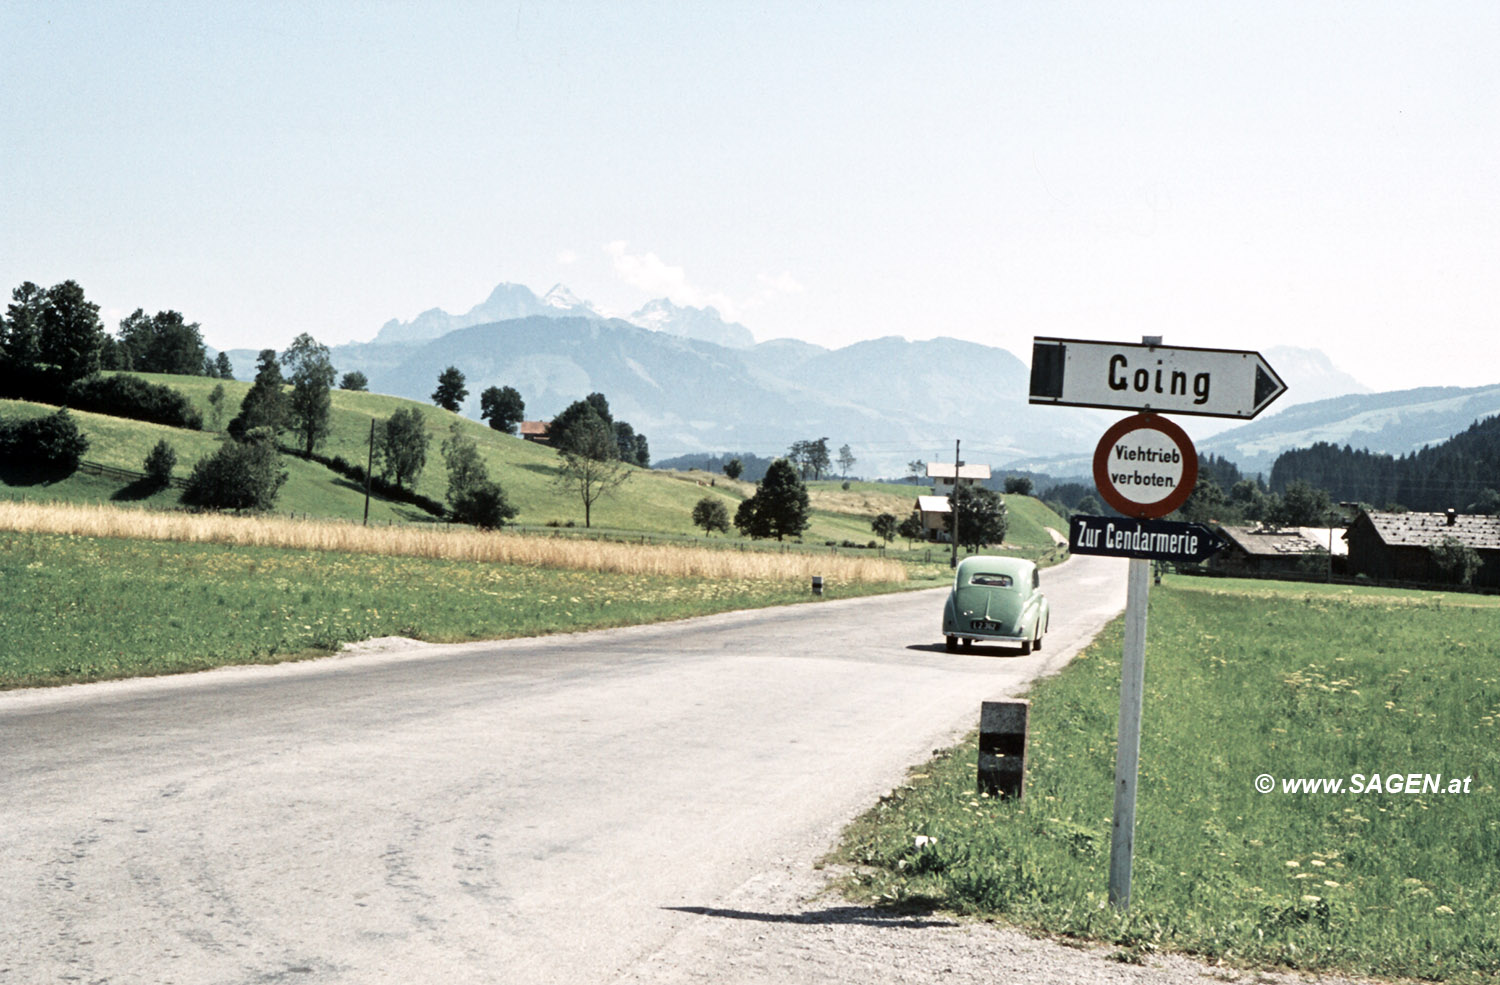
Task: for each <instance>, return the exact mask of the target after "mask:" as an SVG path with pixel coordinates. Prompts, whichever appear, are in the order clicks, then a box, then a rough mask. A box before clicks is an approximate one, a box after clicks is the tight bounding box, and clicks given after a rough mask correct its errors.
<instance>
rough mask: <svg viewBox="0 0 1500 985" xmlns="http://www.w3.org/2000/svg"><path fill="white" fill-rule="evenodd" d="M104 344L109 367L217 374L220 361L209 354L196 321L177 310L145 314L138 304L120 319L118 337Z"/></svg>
mask: <svg viewBox="0 0 1500 985" xmlns="http://www.w3.org/2000/svg"><path fill="white" fill-rule="evenodd" d="M107 348H108V349H109V356H110V358H109V360H108V362H109V363H110V365H109V366H108V368H110V369H128V370H135V371H136V372H138V373H176V374H178V375H180V376H218V375H219V365H218V363H217V362H215V361H213V360H210V359H209V358H208V349H207V347H206V346H204V344H203V335H202V332H201V331H200V330H199V327H198V324H197V323H196V322H189V321H188V320H187V319H185V318H183V317H182V315H181V314H180V313H179V312H176V311H158V312H157V313H156V314H155V315H148V314H146V312H145V311H144V310H143V309H141V308H137V309H135V311H133V312H131V313H130V314H129V315H126V316H125V318H123V319H121V321H120V332H119V337H118V339H117V340H116V341H115V342H114V344H113V345H112V346H109V347H107ZM220 355H223V353H220ZM225 363H226V364H227V363H228V357H225Z"/></svg>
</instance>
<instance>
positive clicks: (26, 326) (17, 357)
mask: <svg viewBox="0 0 1500 985" xmlns="http://www.w3.org/2000/svg"><path fill="white" fill-rule="evenodd" d="M10 297H11V302H10V305H9V306H8V307H7V308H6V309H5V323H4V332H3V333H0V352H4V354H5V356H6V358H7V359H9V360H11V361H12V362H14V363H17V364H19V365H21V366H29V365H31V364H32V363H36V362H40V361H41V358H42V355H41V353H42V313H43V311H44V310H45V309H46V307H47V292H46V290H44V289H43V288H41V287H38V286H37V285H36V284H33V283H32V282H31V281H29V280H28V281H26V282H25V283H23V284H21V285H20V286H19V287H17V288H15V289H14V290H12V291H11V292H10Z"/></svg>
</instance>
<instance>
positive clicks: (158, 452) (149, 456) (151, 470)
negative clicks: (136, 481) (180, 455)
mask: <svg viewBox="0 0 1500 985" xmlns="http://www.w3.org/2000/svg"><path fill="white" fill-rule="evenodd" d="M176 467H177V452H176V450H175V449H174V448H173V447H172V446H171V445H169V444H168V443H167V439H166V438H162V439H161V440H160V441H158V442H157V443H156V444H155V445H153V446H152V448H151V450H150V451H149V452H147V453H146V460H145V461H144V462H142V463H141V468H142V469H143V470H144V471H145V473H146V481H147V482H148V483H149V484H151V485H152V486H155V487H156V488H158V489H164V488H166V485H167V483H168V482H170V481H172V470H173V469H174V468H176Z"/></svg>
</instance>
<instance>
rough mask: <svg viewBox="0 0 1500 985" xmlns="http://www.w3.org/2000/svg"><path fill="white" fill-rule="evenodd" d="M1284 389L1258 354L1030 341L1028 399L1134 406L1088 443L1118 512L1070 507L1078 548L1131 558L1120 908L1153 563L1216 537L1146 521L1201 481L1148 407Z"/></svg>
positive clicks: (1199, 406) (1170, 429)
mask: <svg viewBox="0 0 1500 985" xmlns="http://www.w3.org/2000/svg"><path fill="white" fill-rule="evenodd" d="M1285 390H1286V385H1285V384H1284V383H1282V382H1281V379H1280V377H1278V376H1276V374H1275V371H1274V370H1272V369H1271V367H1270V366H1269V365H1267V364H1266V362H1265V360H1264V359H1263V358H1261V356H1260V354H1259V353H1253V352H1242V351H1239V350H1234V351H1228V350H1211V349H1183V348H1169V347H1166V346H1163V345H1162V344H1161V338H1160V337H1159V336H1147V337H1146V338H1143V339H1142V340H1141V343H1140V345H1136V344H1134V343H1111V342H1091V341H1082V340H1077V339H1050V338H1049V339H1042V338H1038V339H1036V340H1035V343H1034V345H1033V347H1032V363H1031V394H1030V402H1031V403H1034V404H1056V405H1062V406H1074V407H1118V408H1124V409H1135V410H1137V411H1138V413H1136V414H1135V415H1134V416H1131V417H1127V418H1125V419H1124V420H1123V421H1119V422H1118V423H1116V424H1115V425H1114V426H1112V427H1111V428H1109V430H1107V431H1105V432H1104V437H1103V438H1101V439H1100V441H1099V445H1098V447H1097V448H1096V449H1095V450H1094V484H1095V485H1096V486H1097V487H1098V489H1099V494H1100V496H1102V497H1103V498H1104V501H1105V502H1106V503H1108V504H1109V505H1110V507H1111V508H1113V509H1115V510H1118V511H1119V512H1120V513H1121V514H1122V515H1123V517H1124V518H1123V519H1120V518H1114V519H1112V518H1109V517H1075V518H1074V519H1073V522H1072V525H1071V527H1072V529H1071V531H1070V533H1071V536H1070V547H1071V549H1072V550H1073V551H1074V552H1075V553H1079V554H1104V555H1108V556H1113V557H1126V558H1129V559H1130V564H1129V572H1128V574H1127V576H1126V577H1127V581H1126V593H1125V649H1124V655H1123V659H1122V661H1121V668H1120V721H1119V743H1118V746H1117V751H1116V755H1115V806H1114V824H1113V828H1112V830H1111V834H1110V854H1109V902H1110V904H1111V905H1113V906H1115V907H1117V908H1120V909H1124V908H1125V907H1127V906H1129V905H1130V875H1131V864H1132V860H1133V858H1134V854H1135V799H1136V784H1137V780H1138V778H1139V774H1140V760H1141V708H1142V699H1143V696H1144V692H1145V682H1146V610H1147V606H1148V604H1149V602H1150V593H1151V562H1152V561H1153V560H1156V559H1166V560H1187V559H1191V560H1194V561H1199V560H1203V559H1204V558H1206V557H1207V556H1208V555H1210V554H1212V553H1213V552H1214V551H1215V550H1217V549H1218V547H1219V546H1221V542H1220V541H1219V539H1218V537H1217V536H1216V535H1215V534H1214V533H1213V532H1212V531H1211V530H1208V529H1207V528H1205V527H1202V526H1200V525H1198V524H1186V523H1165V522H1153V521H1157V520H1159V518H1161V517H1164V516H1166V515H1167V514H1169V513H1171V512H1172V511H1173V510H1175V509H1177V508H1178V507H1180V506H1181V505H1182V504H1183V503H1185V502H1186V501H1187V498H1188V497H1189V496H1190V495H1192V492H1193V486H1194V485H1195V484H1196V483H1197V481H1198V452H1197V450H1196V449H1195V448H1194V447H1193V443H1192V441H1191V440H1190V439H1189V438H1188V436H1187V433H1186V432H1184V431H1183V430H1182V428H1180V427H1178V426H1177V425H1176V424H1174V423H1172V422H1171V421H1169V420H1167V419H1166V418H1164V417H1160V416H1158V414H1157V413H1155V411H1157V410H1170V411H1172V412H1173V413H1185V414H1200V415H1204V416H1213V417H1237V418H1241V419H1245V418H1250V417H1254V416H1255V415H1257V414H1259V413H1260V412H1261V411H1262V410H1264V409H1265V408H1266V406H1268V405H1269V404H1270V403H1271V402H1272V401H1273V400H1275V399H1276V398H1277V397H1279V396H1281V394H1282V393H1283V392H1285Z"/></svg>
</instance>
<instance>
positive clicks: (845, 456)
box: [839, 445, 859, 479]
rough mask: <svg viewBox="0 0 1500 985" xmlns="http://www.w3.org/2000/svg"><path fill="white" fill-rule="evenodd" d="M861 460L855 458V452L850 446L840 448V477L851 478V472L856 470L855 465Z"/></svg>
mask: <svg viewBox="0 0 1500 985" xmlns="http://www.w3.org/2000/svg"><path fill="white" fill-rule="evenodd" d="M857 461H859V459H857V458H855V457H854V452H852V451H850V450H849V446H848V445H843V446H841V447H840V448H839V475H840V476H841V477H843V478H845V479H847V478H849V472H850V470H851V469H853V468H854V463H855V462H857Z"/></svg>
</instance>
